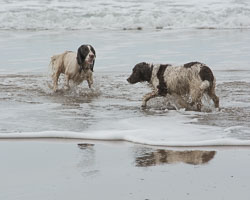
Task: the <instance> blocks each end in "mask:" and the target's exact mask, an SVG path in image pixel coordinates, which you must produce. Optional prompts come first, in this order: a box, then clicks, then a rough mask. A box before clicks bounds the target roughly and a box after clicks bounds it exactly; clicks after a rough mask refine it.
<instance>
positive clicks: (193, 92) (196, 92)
mask: <svg viewBox="0 0 250 200" xmlns="http://www.w3.org/2000/svg"><path fill="white" fill-rule="evenodd" d="M202 95H203V92H202V91H201V90H200V89H199V88H191V89H190V96H191V99H192V102H191V103H190V105H191V106H193V105H194V104H196V107H197V111H201V106H202V102H201V98H202Z"/></svg>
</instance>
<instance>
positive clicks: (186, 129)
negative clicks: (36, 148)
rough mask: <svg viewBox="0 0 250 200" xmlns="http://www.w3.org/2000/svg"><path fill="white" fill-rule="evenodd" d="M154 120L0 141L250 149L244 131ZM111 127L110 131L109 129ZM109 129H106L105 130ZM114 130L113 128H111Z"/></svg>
mask: <svg viewBox="0 0 250 200" xmlns="http://www.w3.org/2000/svg"><path fill="white" fill-rule="evenodd" d="M164 120H166V118H164V117H162V116H159V117H154V118H151V117H149V118H147V119H140V118H131V119H122V120H118V121H116V122H113V123H110V122H109V125H108V126H107V123H106V122H105V121H103V122H101V123H99V124H97V125H96V126H95V128H90V129H88V130H85V131H82V132H73V131H43V132H20V133H0V138H5V139H13V138H64V139H85V140H103V141H106V140H109V141H128V142H133V143H140V144H146V145H155V146H177V147H178V146H186V147H189V146H190V147H194V146H249V145H250V140H248V139H239V138H237V136H235V135H234V132H237V135H238V134H239V133H240V132H242V133H243V134H246V132H247V134H248V135H249V133H250V130H248V129H246V128H244V127H239V126H237V127H230V128H226V129H223V128H218V127H212V126H201V125H198V126H197V125H194V124H190V123H187V121H185V118H182V117H180V116H179V117H176V118H175V117H174V116H173V119H172V120H169V118H168V120H169V121H164ZM109 126H110V127H109ZM104 127H106V129H105V128H104ZM111 127H112V128H111Z"/></svg>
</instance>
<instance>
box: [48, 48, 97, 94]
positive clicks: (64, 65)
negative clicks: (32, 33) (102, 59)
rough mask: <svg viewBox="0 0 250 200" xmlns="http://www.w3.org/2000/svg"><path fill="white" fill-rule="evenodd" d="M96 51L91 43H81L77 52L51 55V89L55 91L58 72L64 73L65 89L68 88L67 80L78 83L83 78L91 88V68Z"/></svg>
mask: <svg viewBox="0 0 250 200" xmlns="http://www.w3.org/2000/svg"><path fill="white" fill-rule="evenodd" d="M95 58H96V53H95V50H94V48H93V47H92V46H91V45H82V46H80V47H79V48H78V50H77V53H76V52H73V51H65V52H64V53H62V54H58V55H54V56H52V57H51V65H52V70H53V74H52V79H53V90H54V91H55V92H56V91H57V87H58V79H59V76H60V74H61V73H62V74H64V75H65V89H69V80H73V82H74V83H76V84H80V83H82V82H83V81H84V80H87V81H88V86H89V88H91V86H92V84H93V74H92V73H93V68H94V64H95Z"/></svg>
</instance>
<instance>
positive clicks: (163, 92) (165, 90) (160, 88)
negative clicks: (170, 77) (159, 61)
mask: <svg viewBox="0 0 250 200" xmlns="http://www.w3.org/2000/svg"><path fill="white" fill-rule="evenodd" d="M168 66H169V65H160V68H159V71H158V72H157V78H158V79H159V85H158V86H157V88H158V94H159V95H161V96H165V95H166V94H167V93H168V88H167V83H166V82H165V80H164V72H165V71H166V69H167V67H168Z"/></svg>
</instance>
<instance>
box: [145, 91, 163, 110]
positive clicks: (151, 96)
mask: <svg viewBox="0 0 250 200" xmlns="http://www.w3.org/2000/svg"><path fill="white" fill-rule="evenodd" d="M158 95H159V94H158V91H157V90H154V91H153V92H150V93H148V94H146V95H144V97H143V100H142V106H141V107H142V108H146V105H147V101H148V100H149V99H152V98H154V97H157V96H158Z"/></svg>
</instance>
